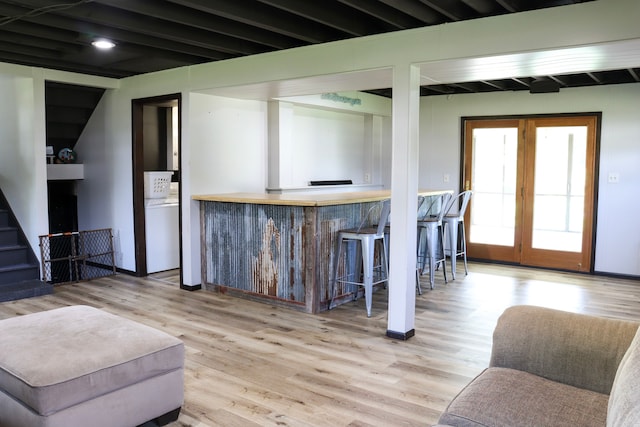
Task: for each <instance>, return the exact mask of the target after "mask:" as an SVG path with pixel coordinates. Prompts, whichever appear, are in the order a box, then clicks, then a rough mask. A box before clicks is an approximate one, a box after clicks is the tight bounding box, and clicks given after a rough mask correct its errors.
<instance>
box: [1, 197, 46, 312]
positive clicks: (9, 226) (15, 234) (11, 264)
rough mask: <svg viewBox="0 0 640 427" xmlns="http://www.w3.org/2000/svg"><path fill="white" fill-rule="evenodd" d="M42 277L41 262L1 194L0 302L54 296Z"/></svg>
mask: <svg viewBox="0 0 640 427" xmlns="http://www.w3.org/2000/svg"><path fill="white" fill-rule="evenodd" d="M39 274H40V266H39V264H38V260H37V258H36V257H35V255H34V254H33V252H32V250H31V247H30V246H29V244H28V242H27V241H26V238H25V237H24V235H23V234H22V232H21V230H20V229H19V228H18V226H17V222H16V221H15V220H14V218H13V215H12V214H11V211H10V210H9V206H8V204H7V202H6V200H5V198H4V196H3V195H2V194H1V193H0V302H4V301H13V300H17V299H22V298H29V297H36V296H40V295H48V294H51V293H53V285H51V284H47V283H45V282H42V281H41V280H39Z"/></svg>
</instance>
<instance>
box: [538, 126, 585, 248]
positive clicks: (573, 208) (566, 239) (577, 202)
mask: <svg viewBox="0 0 640 427" xmlns="http://www.w3.org/2000/svg"><path fill="white" fill-rule="evenodd" d="M586 153H587V127H586V126H564V127H539V128H537V129H536V149H535V171H536V172H535V179H534V195H533V196H534V199H533V229H532V238H531V247H532V248H534V249H548V250H555V251H566V252H581V251H582V229H583V220H584V196H585V195H584V189H585V177H586V175H585V165H586Z"/></svg>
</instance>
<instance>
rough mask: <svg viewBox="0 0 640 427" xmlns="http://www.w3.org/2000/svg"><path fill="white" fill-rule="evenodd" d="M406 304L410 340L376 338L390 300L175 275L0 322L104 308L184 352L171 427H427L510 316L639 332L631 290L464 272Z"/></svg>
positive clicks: (112, 286) (63, 293)
mask: <svg viewBox="0 0 640 427" xmlns="http://www.w3.org/2000/svg"><path fill="white" fill-rule="evenodd" d="M469 270H470V272H469V275H468V276H466V277H465V276H464V270H463V269H462V265H460V264H459V265H458V278H457V280H455V281H450V282H449V284H447V285H445V284H444V283H443V282H442V279H441V275H440V274H438V275H437V276H436V277H437V281H436V288H435V289H434V290H428V285H427V284H426V283H425V284H423V289H424V290H425V292H424V294H423V295H422V296H417V299H416V328H415V329H416V335H415V337H413V338H411V339H410V340H408V341H398V340H393V339H390V338H387V337H385V332H386V327H387V312H386V291H384V290H380V291H378V292H376V293H375V294H374V305H373V312H372V317H371V318H367V316H366V310H365V307H364V299H363V298H361V299H359V300H357V301H355V302H353V303H347V304H344V305H341V306H339V307H338V308H336V309H334V310H332V311H329V312H325V313H321V314H317V315H312V314H305V313H300V312H297V311H292V310H290V309H287V308H282V307H275V306H272V305H269V304H264V303H259V302H253V301H248V300H243V299H238V298H233V297H230V296H226V295H222V294H218V293H214V292H209V291H204V290H200V291H195V292H188V291H183V290H180V289H179V288H178V286H177V285H176V282H177V272H166V273H160V274H156V275H154V276H152V277H148V278H144V279H140V278H135V277H131V276H126V275H117V276H113V277H109V278H103V279H97V280H93V281H90V282H82V283H77V284H75V283H74V284H66V285H61V286H57V287H56V288H55V292H54V294H53V295H47V296H42V297H36V298H29V299H24V300H20V301H12V302H6V303H0V318H8V317H12V316H19V315H23V314H27V313H33V312H37V311H42V310H48V309H52V308H57V307H62V306H66V305H73V304H86V305H91V306H94V307H98V308H101V309H103V310H105V311H108V312H110V313H114V314H117V315H120V316H123V317H126V318H129V319H132V320H135V321H138V322H141V323H144V324H147V325H149V326H152V327H155V328H158V329H161V330H164V331H166V332H168V333H169V334H172V335H175V336H177V337H179V338H180V339H182V340H183V341H184V343H185V345H186V371H185V405H184V407H183V410H182V413H181V415H180V418H179V420H178V421H177V422H175V423H173V424H172V427H181V426H193V427H209V426H243V427H246V426H353V427H357V426H428V425H431V424H435V423H436V421H437V419H438V416H439V414H440V412H441V411H442V410H443V409H444V408H445V406H446V405H447V403H448V402H449V400H450V399H451V398H453V397H454V396H455V395H456V393H457V392H458V391H459V390H460V389H461V388H462V387H463V386H464V385H465V384H466V383H467V382H468V381H470V380H471V379H472V378H473V377H474V376H475V375H477V374H478V373H479V372H480V371H481V370H482V369H483V368H484V367H486V366H487V364H488V361H489V355H490V351H491V334H492V331H493V327H494V325H495V322H496V320H497V318H498V316H499V315H500V313H501V312H502V311H503V310H504V309H505V308H506V307H508V306H511V305H516V304H532V305H540V306H547V307H553V308H559V309H564V310H567V311H572V312H579V313H588V314H595V315H601V316H607V317H614V318H623V319H633V320H640V281H638V280H623V279H614V278H608V277H602V276H588V275H580V274H570V273H560V272H550V271H545V270H538V269H526V268H517V267H506V266H497V265H490V264H479V263H471V264H470V268H469Z"/></svg>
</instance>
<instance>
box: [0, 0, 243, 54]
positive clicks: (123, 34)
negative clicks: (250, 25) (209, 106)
mask: <svg viewBox="0 0 640 427" xmlns="http://www.w3.org/2000/svg"><path fill="white" fill-rule="evenodd" d="M27 10H29V9H25V8H16V7H13V6H7V5H6V4H2V3H0V14H4V15H6V16H16V15H19V14H23V13H24V12H25V11H27ZM77 27H78V22H77V21H76V20H75V19H73V18H71V17H64V16H57V15H51V14H48V15H46V16H45V15H42V16H39V17H29V18H23V19H20V20H17V21H14V22H12V23H10V24H8V25H4V26H3V27H2V28H4V29H6V30H11V31H13V29H14V28H15V31H16V32H25V33H28V34H31V35H34V36H38V37H45V38H46V37H51V38H56V39H58V40H60V41H66V42H69V43H77V44H82V45H86V44H88V43H89V42H90V41H91V39H92V38H93V37H106V38H111V39H113V40H115V41H117V42H120V41H123V42H127V43H129V44H130V45H132V46H135V45H140V49H146V48H147V47H152V48H156V49H159V50H164V51H167V52H174V53H180V54H183V55H191V56H193V57H199V58H203V59H208V60H222V59H228V58H230V57H231V55H229V54H228V53H223V52H220V51H217V50H214V49H205V48H202V47H199V46H193V45H191V44H184V43H178V42H174V41H172V40H166V39H164V40H163V39H159V38H157V37H153V36H149V35H145V34H139V33H133V32H131V31H127V30H121V29H116V28H112V27H109V26H108V25H98V24H91V23H87V22H83V23H82V27H81V28H77ZM65 34H71V35H73V39H71V36H69V38H67V36H66V35H65ZM82 34H84V36H82ZM78 35H80V37H78ZM61 37H62V39H61ZM140 53H141V54H143V53H144V51H143V50H141V51H140Z"/></svg>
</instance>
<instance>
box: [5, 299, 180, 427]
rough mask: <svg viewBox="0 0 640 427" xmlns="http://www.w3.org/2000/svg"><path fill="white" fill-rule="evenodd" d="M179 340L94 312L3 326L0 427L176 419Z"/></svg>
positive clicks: (108, 425)
mask: <svg viewBox="0 0 640 427" xmlns="http://www.w3.org/2000/svg"><path fill="white" fill-rule="evenodd" d="M183 399H184V345H183V343H182V341H180V340H179V339H177V338H175V337H172V336H171V335H168V334H166V333H164V332H161V331H158V330H156V329H153V328H150V327H148V326H145V325H141V324H139V323H136V322H133V321H131V320H127V319H123V318H121V317H118V316H114V315H112V314H109V313H105V312H104V311H101V310H98V309H96V308H92V307H87V306H73V307H65V308H59V309H56V310H51V311H44V312H40V313H34V314H29V315H25V316H19V317H13V318H10V319H5V320H0V426H2V427H25V426H29V427H31V426H35V427H39V426H42V427H45V426H46V427H58V426H59V427H74V426H82V427H86V426H91V427H98V426H105V427H116V426H122V427H128V426H131V427H133V426H137V425H140V424H143V423H145V422H147V421H151V420H156V421H157V422H158V423H159V424H166V423H168V422H171V421H174V420H176V419H177V417H178V414H179V412H180V408H181V407H182V403H183Z"/></svg>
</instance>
